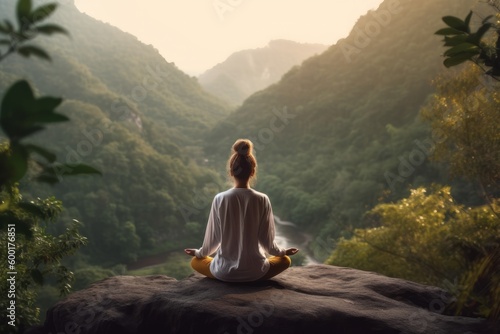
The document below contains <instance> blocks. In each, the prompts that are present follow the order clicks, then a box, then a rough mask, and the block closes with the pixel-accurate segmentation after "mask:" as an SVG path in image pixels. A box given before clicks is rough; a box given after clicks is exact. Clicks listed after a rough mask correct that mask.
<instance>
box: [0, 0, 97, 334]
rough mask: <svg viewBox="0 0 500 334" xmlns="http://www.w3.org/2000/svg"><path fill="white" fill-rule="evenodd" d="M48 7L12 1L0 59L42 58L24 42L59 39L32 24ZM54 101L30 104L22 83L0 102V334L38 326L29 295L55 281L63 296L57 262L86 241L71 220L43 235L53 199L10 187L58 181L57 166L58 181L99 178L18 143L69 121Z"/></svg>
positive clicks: (64, 275) (53, 213)
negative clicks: (0, 263)
mask: <svg viewBox="0 0 500 334" xmlns="http://www.w3.org/2000/svg"><path fill="white" fill-rule="evenodd" d="M56 7H57V5H56V4H46V5H43V6H40V7H38V8H33V7H32V3H31V1H30V0H19V2H18V4H17V12H16V17H17V29H15V27H14V24H12V23H11V22H10V21H8V20H5V21H4V23H2V24H0V34H1V35H3V36H5V38H2V39H0V45H7V50H6V51H4V52H0V60H4V59H5V58H6V57H7V56H9V55H11V54H14V53H18V54H20V55H21V56H24V57H29V56H36V57H39V58H42V59H45V60H50V57H49V56H48V54H47V53H46V52H45V51H44V50H43V49H41V48H39V47H37V46H35V45H33V44H31V43H28V42H30V41H31V40H32V39H33V38H35V37H36V36H38V35H40V34H42V35H51V34H54V33H65V30H64V29H63V28H61V27H59V26H57V25H53V24H45V25H40V22H42V21H43V20H45V19H46V18H47V17H48V16H50V15H51V14H52V13H53V12H54V11H55V9H56ZM61 102H62V99H60V98H54V97H40V98H36V97H35V94H34V93H33V89H32V88H31V86H30V85H29V83H28V82H27V81H24V80H21V81H18V82H16V83H15V84H13V85H12V86H11V87H10V88H9V89H8V90H7V92H6V93H5V95H4V97H3V99H2V102H1V110H0V127H1V128H2V130H3V132H4V133H5V135H6V136H7V139H8V140H7V141H6V142H4V143H1V144H0V222H1V224H0V228H1V229H2V230H1V231H0V248H1V253H2V258H3V259H7V261H8V268H7V270H2V272H1V274H0V280H1V281H2V282H4V284H2V285H1V286H0V293H1V295H2V296H4V297H3V298H2V299H1V302H0V308H2V310H7V316H8V317H7V318H8V321H3V322H2V323H1V324H0V330H1V331H2V333H11V332H12V333H14V332H17V331H20V332H22V331H23V330H24V329H26V328H27V327H28V326H30V325H33V324H35V323H36V322H37V321H38V318H39V309H38V308H37V307H36V305H35V300H36V297H37V290H38V287H39V286H41V285H43V284H44V281H45V280H46V279H47V278H49V277H52V279H55V281H56V284H57V286H58V287H59V291H60V293H61V294H66V293H68V292H69V291H70V289H71V285H70V283H71V281H72V278H73V274H72V272H71V271H69V270H68V269H67V268H66V267H65V266H63V265H62V264H61V260H62V259H63V258H64V257H65V256H67V255H69V254H72V253H74V252H75V251H76V250H77V249H78V248H79V247H80V246H82V245H84V244H85V243H86V238H85V237H83V236H81V235H80V234H79V232H78V225H79V224H78V222H77V221H74V222H73V223H71V224H69V225H68V226H67V229H66V230H65V232H63V233H62V234H60V235H59V236H54V235H51V234H49V233H47V227H48V225H49V224H50V223H53V222H55V220H56V218H57V216H58V215H59V213H60V212H61V210H62V203H61V202H60V201H57V200H56V199H55V198H53V197H52V198H47V199H45V200H42V199H37V200H34V201H25V200H24V199H23V196H22V195H21V194H20V192H19V189H18V182H19V181H20V180H21V179H23V178H25V177H29V178H31V179H33V180H35V181H39V182H45V183H50V184H53V183H57V182H59V181H60V178H59V175H58V170H59V168H70V172H69V173H67V174H66V175H76V174H95V173H99V172H98V171H97V170H96V169H94V168H92V167H89V166H86V165H83V164H80V165H72V166H68V165H65V164H61V163H58V162H57V159H56V155H55V154H54V153H52V152H50V151H49V150H47V149H46V148H44V147H43V146H39V145H34V144H31V143H26V139H27V138H28V137H30V136H31V135H33V134H34V133H37V132H39V131H42V130H44V129H45V126H46V125H49V124H52V123H59V122H65V121H68V120H69V119H68V118H67V117H66V116H64V115H62V114H59V113H57V112H56V111H55V109H56V108H57V107H58V106H59V105H60V104H61ZM5 282H8V284H5ZM5 297H7V298H5Z"/></svg>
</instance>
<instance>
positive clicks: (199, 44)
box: [75, 0, 382, 75]
mask: <svg viewBox="0 0 500 334" xmlns="http://www.w3.org/2000/svg"><path fill="white" fill-rule="evenodd" d="M380 3H382V0H141V1H139V0H75V4H76V5H77V7H78V8H79V9H80V10H81V11H82V12H85V13H87V14H89V15H90V16H92V17H95V18H97V19H99V20H102V21H104V22H109V23H111V24H112V25H114V26H117V27H119V28H120V29H122V30H124V31H127V32H129V33H131V34H133V35H135V36H137V37H138V38H139V39H140V40H141V41H142V42H144V43H146V44H152V45H154V46H155V47H156V48H157V49H158V50H159V51H160V53H161V54H162V55H163V56H164V57H165V59H166V60H167V61H169V62H172V61H173V62H175V64H176V65H177V66H178V67H179V68H180V69H181V70H183V71H184V72H186V73H189V74H191V75H197V74H200V73H201V72H203V71H205V70H207V69H209V68H211V67H213V66H214V65H216V64H217V63H220V62H222V61H224V60H225V59H226V58H227V57H228V56H229V55H230V54H232V53H233V52H235V51H240V50H244V49H251V48H257V47H264V46H266V45H267V43H268V42H269V41H270V40H273V39H288V40H292V41H296V42H301V43H322V44H328V45H331V44H334V43H335V42H336V41H337V40H338V39H339V38H342V37H345V36H347V34H348V33H349V31H350V30H351V28H352V27H353V25H354V23H355V22H356V20H357V19H358V18H359V17H360V16H361V15H363V14H366V12H367V11H368V10H369V9H375V8H377V7H378V6H379V5H380Z"/></svg>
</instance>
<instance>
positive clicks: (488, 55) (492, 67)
mask: <svg viewBox="0 0 500 334" xmlns="http://www.w3.org/2000/svg"><path fill="white" fill-rule="evenodd" d="M489 5H490V6H491V7H492V8H493V9H494V10H495V11H496V16H497V19H498V15H500V7H499V6H500V3H499V2H498V1H497V0H494V1H489ZM472 15H473V11H470V12H469V14H468V15H467V17H466V18H465V20H461V19H460V18H458V17H454V16H445V17H443V21H444V23H445V24H446V25H447V26H448V27H447V28H442V29H439V30H438V31H436V35H442V36H445V37H444V46H445V47H447V48H448V50H446V52H445V53H444V56H445V58H446V59H445V60H444V65H445V66H446V67H453V66H456V65H459V64H462V63H464V62H466V61H471V62H473V63H475V64H477V65H479V66H482V65H484V66H486V68H488V69H487V70H485V72H486V74H487V75H490V76H491V77H493V78H495V79H497V80H500V26H499V25H498V21H497V22H496V23H493V22H490V21H491V19H492V18H494V17H495V15H490V16H488V17H486V18H484V19H483V20H482V23H481V25H480V26H479V28H478V29H477V31H475V32H471V19H472ZM490 29H494V30H495V32H496V35H497V40H496V44H492V43H489V42H487V41H485V40H486V34H487V32H488V31H489V30H490Z"/></svg>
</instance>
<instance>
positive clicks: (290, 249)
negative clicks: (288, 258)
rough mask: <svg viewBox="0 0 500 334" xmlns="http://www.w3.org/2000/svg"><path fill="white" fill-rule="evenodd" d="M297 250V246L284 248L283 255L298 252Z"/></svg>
mask: <svg viewBox="0 0 500 334" xmlns="http://www.w3.org/2000/svg"><path fill="white" fill-rule="evenodd" d="M298 251H299V249H298V248H288V249H287V250H285V255H295V254H297V253H298Z"/></svg>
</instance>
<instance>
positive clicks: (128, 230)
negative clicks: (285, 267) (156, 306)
mask: <svg viewBox="0 0 500 334" xmlns="http://www.w3.org/2000/svg"><path fill="white" fill-rule="evenodd" d="M41 3H42V2H41V1H35V2H34V5H35V6H39V5H40V4H41ZM14 5H15V1H14V0H8V1H2V2H1V3H0V12H1V13H2V15H4V14H5V15H6V16H8V15H11V13H14V7H15V6H14ZM48 21H50V22H51V23H57V24H60V25H61V26H63V27H65V28H66V29H67V30H68V31H69V34H70V36H69V37H67V36H63V35H61V36H56V37H53V36H51V37H50V38H42V37H39V38H36V39H35V40H34V41H33V42H32V43H33V44H34V45H38V46H40V47H42V48H44V49H45V50H46V51H47V52H48V53H49V54H50V56H51V57H52V62H50V63H49V62H46V61H43V60H39V59H23V58H21V57H20V56H18V55H11V56H10V57H9V58H7V60H6V61H4V62H2V63H0V92H5V90H6V88H7V87H8V86H9V85H10V84H12V83H13V82H14V81H16V80H19V79H21V78H25V79H28V80H29V81H30V82H31V83H32V85H33V86H34V87H35V88H36V90H37V95H51V96H57V97H59V96H60V97H63V98H64V103H63V105H62V106H61V107H60V109H59V110H60V111H61V112H62V113H64V114H66V115H67V116H68V117H69V118H70V119H71V121H70V122H68V123H62V124H60V125H57V126H54V127H51V128H50V129H49V130H47V131H44V132H43V133H42V134H40V135H38V136H37V137H36V138H35V139H34V140H36V141H38V142H40V143H43V144H44V145H46V146H47V147H49V148H50V149H51V150H53V151H54V152H56V153H57V156H58V159H59V161H61V162H65V163H70V164H76V163H78V162H83V163H86V164H89V165H92V166H94V167H97V168H98V169H100V170H101V171H102V172H103V174H104V175H103V177H81V178H67V177H65V175H64V174H65V171H64V170H62V171H60V177H61V178H63V179H64V182H62V183H61V184H59V185H57V186H56V187H51V188H48V189H46V188H45V187H43V186H41V185H37V184H33V183H29V182H26V184H23V185H22V187H23V189H24V190H25V191H26V193H28V194H32V196H36V197H44V196H50V195H55V196H56V197H57V198H59V199H61V200H62V201H63V203H64V207H65V209H66V211H65V217H64V219H65V220H66V221H68V220H69V221H70V219H71V218H76V219H78V220H80V221H81V222H82V224H83V227H82V233H83V235H85V236H86V237H88V238H89V240H91V245H90V246H89V247H85V248H84V249H83V251H84V252H85V253H86V254H87V255H88V256H89V261H90V262H94V263H96V262H98V263H100V264H103V263H108V264H116V263H126V262H127V261H130V260H131V259H135V258H136V257H137V255H138V254H139V250H140V251H142V252H151V251H159V250H165V249H170V248H176V247H181V245H180V242H181V241H182V240H183V238H184V237H186V238H189V236H190V235H191V234H190V233H188V232H187V231H186V229H185V224H186V223H188V222H187V221H186V218H185V217H184V216H183V215H182V214H181V210H180V208H181V207H183V206H188V204H190V203H191V202H192V197H193V192H194V189H203V188H204V187H205V186H206V184H207V180H213V179H214V178H216V176H214V173H212V172H210V171H208V170H207V169H206V168H205V167H204V166H203V159H202V157H201V155H200V153H199V150H198V149H197V147H199V145H200V140H201V138H200V136H199V133H201V132H204V131H207V130H208V129H210V128H211V127H212V126H213V125H215V124H216V122H217V121H218V120H220V119H222V118H223V117H224V116H226V115H227V114H228V112H229V107H228V106H227V105H226V103H225V102H222V101H221V100H219V99H217V98H215V97H213V96H212V95H210V94H209V93H207V92H205V91H204V90H203V88H202V87H201V86H200V85H199V84H198V82H197V79H196V78H192V77H190V76H188V75H186V74H185V73H183V72H182V71H180V70H179V69H178V68H177V67H176V66H175V65H174V64H173V63H168V62H167V61H165V59H164V58H163V57H162V56H161V55H160V54H159V53H158V51H157V50H156V49H155V48H154V47H152V46H151V45H145V44H143V43H141V42H139V41H138V40H137V38H136V37H134V36H132V35H130V34H127V33H124V32H122V31H120V30H119V29H117V28H115V27H113V26H111V25H109V24H105V23H103V22H100V21H98V20H95V19H93V18H91V17H89V16H88V15H86V14H82V13H80V12H79V11H78V9H77V8H76V7H75V6H74V4H73V3H72V2H69V1H64V2H61V3H60V6H59V8H58V9H57V11H56V13H55V14H54V15H53V16H51V17H50V18H49V20H48ZM192 217H193V218H192V219H193V220H197V218H199V219H200V220H202V219H203V220H205V219H206V218H205V215H204V212H199V213H198V212H195V213H193V215H192ZM63 228H64V227H63ZM186 235H187V236H186Z"/></svg>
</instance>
